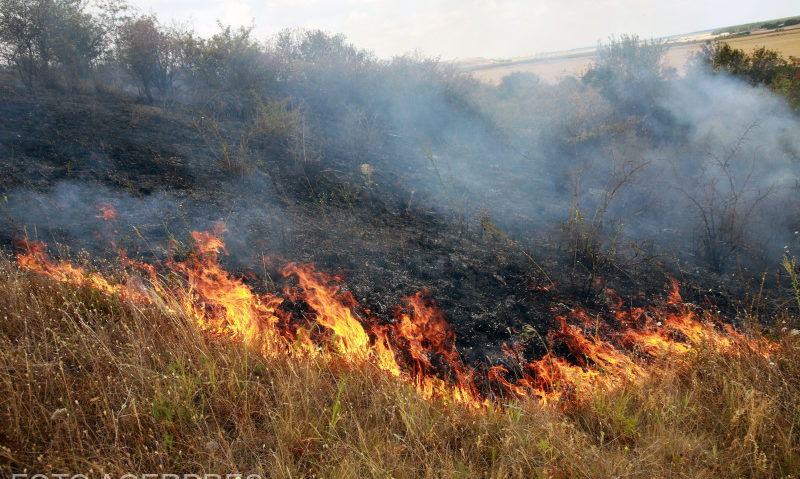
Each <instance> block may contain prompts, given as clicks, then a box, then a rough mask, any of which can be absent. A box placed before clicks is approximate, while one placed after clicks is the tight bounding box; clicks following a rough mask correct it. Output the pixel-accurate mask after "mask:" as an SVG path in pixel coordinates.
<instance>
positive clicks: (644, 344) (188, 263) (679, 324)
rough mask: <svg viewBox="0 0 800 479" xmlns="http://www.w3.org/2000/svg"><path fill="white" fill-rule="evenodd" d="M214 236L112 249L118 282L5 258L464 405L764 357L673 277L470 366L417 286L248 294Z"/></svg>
mask: <svg viewBox="0 0 800 479" xmlns="http://www.w3.org/2000/svg"><path fill="white" fill-rule="evenodd" d="M106 206H107V207H106ZM100 209H101V211H102V215H99V216H98V218H102V219H104V220H106V221H110V220H113V219H114V218H116V212H115V210H114V209H113V207H111V206H110V205H101V206H100ZM223 233H224V227H223V226H221V225H219V226H218V228H217V229H216V230H215V231H214V233H211V232H206V231H195V232H193V233H192V238H193V241H194V247H193V250H192V252H191V253H190V254H189V255H188V258H186V259H185V260H183V261H175V260H174V259H168V260H167V261H166V262H165V263H164V264H163V265H161V266H159V267H156V266H154V265H149V264H145V263H140V262H137V261H134V260H131V259H129V258H128V257H127V255H126V253H125V251H124V250H120V251H119V255H120V259H121V262H122V264H123V265H124V266H125V267H126V268H127V269H126V273H125V274H124V276H123V280H122V281H117V282H115V281H111V280H110V279H108V278H107V277H105V276H103V275H101V274H100V273H96V272H87V271H86V270H85V269H84V268H81V267H79V266H76V265H74V264H72V263H70V262H68V261H64V260H53V259H51V258H50V257H49V256H48V255H47V253H46V250H45V245H44V244H42V243H39V242H35V241H21V242H19V244H18V246H19V248H20V252H19V253H18V254H17V256H16V259H17V263H18V264H19V266H20V267H22V268H25V269H29V270H32V271H35V272H37V273H39V274H42V275H45V276H48V277H50V278H53V279H55V280H57V281H61V282H66V283H70V284H74V285H76V286H80V287H87V288H91V289H95V290H98V291H101V292H103V293H105V294H108V295H113V296H118V297H120V298H122V299H125V300H129V301H134V302H137V303H142V304H150V303H152V302H153V299H154V298H156V297H158V298H160V299H159V303H166V304H168V307H169V308H170V309H172V310H175V311H184V312H185V313H186V314H188V315H189V316H190V317H191V318H192V319H193V320H194V322H195V323H196V324H197V325H198V327H200V328H201V329H202V330H204V331H206V332H208V333H209V334H211V335H215V336H220V337H225V338H228V339H231V340H236V341H242V342H243V343H245V344H246V345H247V346H248V347H250V348H253V349H255V350H257V351H258V352H259V353H261V354H263V355H266V356H273V355H278V354H285V355H289V356H305V357H320V356H322V357H325V358H328V359H330V360H337V361H345V362H348V363H351V364H354V365H360V364H364V363H371V364H374V365H376V366H377V367H378V368H380V369H381V370H383V371H386V372H387V373H388V374H391V375H393V376H396V377H400V378H403V379H405V380H407V381H409V382H410V383H412V384H414V385H415V386H416V388H417V390H418V391H419V392H420V394H421V395H423V396H424V397H427V398H443V399H448V400H452V401H455V402H458V403H461V404H464V405H466V406H470V407H484V406H487V405H489V404H491V403H492V401H493V400H494V399H497V398H503V397H537V398H539V399H541V400H543V401H549V402H552V401H559V400H562V399H569V400H572V401H580V400H582V398H586V397H589V396H590V395H591V394H592V393H593V392H594V391H596V390H610V389H614V388H617V387H620V386H622V385H624V384H629V383H633V382H637V381H643V380H645V379H647V378H648V377H651V376H652V375H654V374H657V373H658V371H657V370H656V368H654V367H651V366H650V364H651V363H652V362H653V360H654V359H656V358H664V357H678V358H680V357H683V356H685V355H687V354H688V353H689V352H690V351H692V350H693V349H697V348H699V347H706V348H712V349H714V350H716V351H720V352H725V353H733V354H735V353H736V351H738V350H740V349H741V348H748V349H749V350H756V351H759V352H761V353H762V354H765V355H766V354H769V350H770V348H772V346H770V345H769V344H764V343H763V340H757V339H754V338H750V337H747V336H745V335H743V334H741V333H739V332H737V331H735V330H734V329H733V328H732V327H731V326H729V325H727V324H724V323H722V322H721V321H720V320H719V319H718V318H716V317H714V316H712V315H709V314H707V313H704V314H698V313H696V312H695V311H694V310H693V309H692V307H690V306H689V305H686V304H684V303H683V301H682V298H681V296H680V293H679V291H678V285H677V283H676V282H674V281H673V282H672V285H671V289H670V291H669V292H668V295H667V300H666V301H665V302H664V303H663V304H660V305H656V306H652V307H650V308H648V309H645V308H628V309H626V308H625V307H624V306H623V304H624V302H623V300H622V299H621V298H619V297H618V296H617V295H616V294H614V293H613V291H607V296H608V297H609V298H610V300H609V303H610V304H609V309H610V313H604V314H603V315H601V314H599V313H598V314H597V315H595V316H594V317H593V316H591V315H590V314H588V313H587V312H585V311H583V310H580V309H576V310H573V311H572V312H570V313H569V314H566V315H555V318H554V323H555V324H556V327H554V328H553V329H551V331H550V332H549V333H548V334H547V336H546V338H540V340H542V341H544V342H545V343H546V346H547V352H546V354H544V355H543V356H542V357H540V358H538V359H535V360H529V359H527V358H525V354H524V353H523V346H524V344H523V343H524V342H517V343H514V344H512V345H511V346H509V345H504V347H503V351H504V353H505V355H506V360H507V364H505V365H495V366H491V367H485V366H484V367H481V366H478V367H477V368H473V367H470V366H468V365H466V364H464V362H463V361H462V359H461V356H460V354H459V353H458V350H457V349H456V341H455V340H456V336H455V332H454V331H453V329H452V327H451V326H450V325H449V324H448V322H447V320H446V319H445V316H444V314H443V313H442V311H441V310H440V309H439V308H438V307H437V306H436V304H435V303H434V302H433V301H432V300H431V299H430V298H429V296H428V293H427V292H424V291H422V292H418V293H416V294H414V295H411V296H407V297H406V298H404V300H403V305H402V306H398V307H396V308H395V310H394V315H393V316H392V317H391V318H378V317H375V316H373V315H372V313H371V312H369V311H368V310H366V309H364V308H362V307H361V306H360V305H359V304H358V302H357V301H356V300H355V298H354V297H353V296H352V294H350V293H349V292H347V291H346V290H345V289H344V285H343V282H342V281H341V280H340V279H338V278H334V277H331V276H329V275H327V274H325V273H323V272H320V271H317V270H315V269H314V267H313V266H311V265H307V264H297V263H289V264H287V265H285V267H284V268H283V270H282V273H283V276H284V277H285V278H286V279H287V280H291V281H292V282H293V283H295V284H296V286H294V287H291V288H289V287H287V288H285V289H284V291H283V292H282V293H280V294H278V293H273V292H265V293H256V292H255V291H254V290H253V288H252V287H251V286H249V285H248V284H247V283H246V282H245V280H244V279H243V278H241V277H238V276H234V275H232V274H230V273H228V272H227V271H225V270H224V269H223V268H222V266H221V265H220V264H219V255H220V254H227V251H226V249H225V242H224V240H223V239H222V234H223ZM160 268H165V269H166V272H167V273H170V275H169V276H170V277H171V278H172V279H171V280H170V281H165V280H160V279H159V276H158V275H157V274H156V271H157V269H160ZM143 278H146V279H143ZM175 279H177V281H175ZM145 283H148V284H149V287H148V288H145V287H144V286H143V285H144V284H145Z"/></svg>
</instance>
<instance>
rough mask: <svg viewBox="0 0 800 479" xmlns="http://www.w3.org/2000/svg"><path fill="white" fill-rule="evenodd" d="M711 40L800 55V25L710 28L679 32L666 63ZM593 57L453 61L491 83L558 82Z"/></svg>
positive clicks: (585, 53)
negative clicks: (514, 77)
mask: <svg viewBox="0 0 800 479" xmlns="http://www.w3.org/2000/svg"><path fill="white" fill-rule="evenodd" d="M708 40H712V41H713V40H719V41H725V42H726V43H728V44H730V45H731V46H732V47H734V48H741V49H744V50H747V51H750V50H752V49H754V48H758V47H762V46H763V47H766V48H768V49H771V50H775V51H778V52H780V53H781V54H782V55H784V56H785V57H790V56H793V57H798V58H800V25H793V26H791V27H787V28H785V29H784V30H783V31H774V30H769V31H753V32H752V33H751V34H750V35H745V36H738V37H734V38H730V39H725V37H724V36H719V35H711V33H710V32H704V33H701V34H696V35H687V36H679V37H677V38H675V40H674V41H675V42H676V43H678V44H676V45H674V46H672V47H670V48H669V49H668V50H667V53H666V55H665V58H664V61H665V63H666V64H667V65H669V66H670V67H673V68H675V69H676V70H677V71H678V72H683V71H684V68H685V66H686V62H687V61H689V59H690V58H691V57H692V55H694V54H696V53H697V52H698V51H700V49H702V46H703V44H704V43H705V42H706V41H708ZM594 58H595V56H594V49H593V48H587V49H583V50H579V51H577V52H570V53H564V54H558V53H553V54H550V55H547V56H546V57H544V58H526V59H514V60H512V61H510V62H507V63H506V62H502V63H500V62H498V63H497V64H494V63H492V62H491V61H488V60H485V59H470V60H464V61H458V60H456V61H455V62H454V63H455V64H456V65H460V66H461V68H462V69H464V70H465V71H469V72H472V74H473V75H474V76H475V78H477V79H479V80H481V81H484V82H488V83H492V84H497V83H499V82H500V80H502V78H503V77H504V76H506V75H508V74H509V73H513V72H530V73H534V74H536V75H538V76H539V77H540V78H541V79H542V80H544V81H546V82H548V83H555V82H557V81H558V80H560V79H561V78H563V77H565V76H581V75H582V74H583V73H585V72H586V70H587V69H588V68H589V66H590V65H591V63H592V62H593V61H594Z"/></svg>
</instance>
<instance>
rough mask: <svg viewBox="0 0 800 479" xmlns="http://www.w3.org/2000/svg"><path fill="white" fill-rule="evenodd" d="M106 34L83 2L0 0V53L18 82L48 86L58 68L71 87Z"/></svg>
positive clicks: (94, 56) (98, 52) (100, 50)
mask: <svg viewBox="0 0 800 479" xmlns="http://www.w3.org/2000/svg"><path fill="white" fill-rule="evenodd" d="M107 34H108V29H106V28H104V27H103V25H102V23H101V21H100V19H99V18H98V17H95V16H93V15H92V14H90V13H88V12H87V3H86V2H85V1H84V0H0V43H2V47H0V52H2V55H3V58H4V59H5V60H6V61H7V62H8V63H9V64H11V65H13V66H14V67H15V68H16V70H17V73H18V74H19V76H20V79H21V80H22V82H23V83H24V84H25V85H26V86H28V88H33V84H34V80H35V79H37V78H42V79H44V80H45V81H46V82H52V81H53V78H52V76H51V73H52V72H53V70H54V68H56V67H60V68H62V70H63V71H64V72H65V73H67V74H68V75H69V76H70V78H71V79H72V80H73V81H75V80H77V79H78V78H79V77H81V76H83V75H84V74H85V73H86V72H87V71H88V70H89V68H90V67H91V65H92V64H93V62H94V61H95V60H97V58H99V57H100V55H101V54H102V53H103V52H104V49H105V46H106V39H107Z"/></svg>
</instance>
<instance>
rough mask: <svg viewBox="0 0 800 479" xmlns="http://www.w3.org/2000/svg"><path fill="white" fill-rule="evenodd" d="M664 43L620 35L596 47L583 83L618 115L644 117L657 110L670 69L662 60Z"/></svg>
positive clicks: (670, 72)
mask: <svg viewBox="0 0 800 479" xmlns="http://www.w3.org/2000/svg"><path fill="white" fill-rule="evenodd" d="M666 49H667V45H666V43H664V42H662V41H658V40H651V41H647V40H640V39H639V37H638V36H636V35H622V36H621V37H619V39H617V38H613V37H612V38H611V40H610V41H609V42H608V43H607V44H605V45H600V46H599V47H598V52H597V60H595V62H594V64H592V66H591V67H590V68H589V70H588V71H587V72H586V74H585V75H584V76H583V82H584V83H585V84H587V85H590V86H592V87H595V88H597V89H598V90H599V91H600V94H601V95H603V97H604V98H606V99H607V100H608V101H609V102H610V103H611V104H612V106H613V107H614V109H615V110H616V112H617V114H618V115H619V116H622V117H630V116H634V117H638V118H645V117H648V116H651V115H653V114H659V113H660V112H659V111H657V106H656V103H657V99H658V98H659V97H660V96H661V95H662V94H663V93H664V91H665V88H666V83H667V81H668V79H669V76H670V75H671V74H672V70H671V69H669V68H667V67H666V66H665V65H664V63H663V61H662V60H663V57H664V53H665V52H666Z"/></svg>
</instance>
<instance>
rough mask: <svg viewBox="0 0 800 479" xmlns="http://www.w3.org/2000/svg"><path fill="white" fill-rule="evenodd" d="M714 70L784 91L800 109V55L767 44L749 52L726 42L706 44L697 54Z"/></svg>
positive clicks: (793, 105) (790, 100)
mask: <svg viewBox="0 0 800 479" xmlns="http://www.w3.org/2000/svg"><path fill="white" fill-rule="evenodd" d="M697 60H698V61H699V63H700V64H702V65H705V66H706V67H707V68H710V69H711V70H712V71H713V72H725V73H728V74H730V75H733V76H736V77H739V78H741V79H743V80H745V81H747V82H748V83H750V84H751V85H754V86H755V85H764V86H766V87H768V88H771V89H772V90H774V91H776V92H778V93H780V94H782V95H783V96H785V97H786V98H787V100H789V103H790V105H792V107H794V109H795V110H800V59H796V58H792V57H790V58H789V59H788V60H787V59H785V58H783V57H782V56H781V55H780V54H779V53H778V52H776V51H774V50H769V49H767V48H765V47H760V48H755V49H753V51H752V52H750V53H749V54H748V53H747V52H745V51H744V50H741V49H738V48H733V47H731V46H730V45H728V44H727V43H719V42H715V43H712V44H709V45H705V46H704V47H703V50H702V51H701V52H700V53H699V56H698V58H697Z"/></svg>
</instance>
